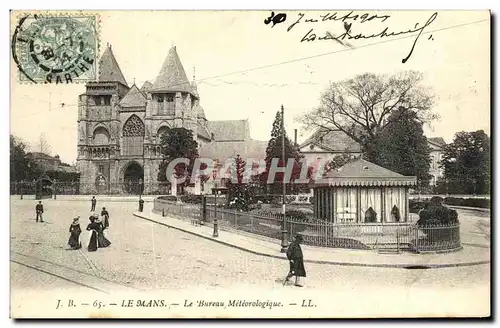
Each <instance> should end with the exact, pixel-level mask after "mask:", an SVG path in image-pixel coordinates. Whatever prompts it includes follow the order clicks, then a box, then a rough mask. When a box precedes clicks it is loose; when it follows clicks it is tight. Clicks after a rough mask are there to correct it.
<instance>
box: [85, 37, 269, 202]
mask: <svg viewBox="0 0 500 328" xmlns="http://www.w3.org/2000/svg"><path fill="white" fill-rule="evenodd" d="M167 127H185V128H187V129H190V130H191V131H193V136H194V138H195V140H196V141H197V142H198V146H199V154H200V157H208V158H212V159H219V160H220V161H224V160H226V158H230V157H233V158H234V157H235V156H236V155H238V154H241V156H245V157H248V158H263V156H265V149H266V146H267V142H263V141H257V140H252V139H251V138H250V128H249V122H248V120H226V121H208V120H207V118H206V116H205V112H204V110H203V108H202V107H201V105H200V95H199V94H198V90H197V86H196V82H195V81H194V78H193V81H192V82H189V80H188V78H187V76H186V73H185V71H184V68H183V66H182V64H181V61H180V59H179V56H178V54H177V50H176V47H172V48H171V49H170V51H169V53H168V55H167V58H166V59H165V62H164V63H163V66H162V67H161V69H160V72H159V73H158V76H157V77H156V80H154V82H153V83H151V82H145V83H144V85H142V87H141V88H138V87H137V86H136V85H135V83H134V84H133V85H132V86H129V85H128V84H127V81H126V80H125V77H124V76H123V73H122V71H121V69H120V66H119V65H118V62H117V60H116V58H115V56H114V54H113V51H112V49H111V46H110V45H108V46H107V47H106V49H105V51H104V53H103V55H102V57H101V59H100V61H99V74H98V79H97V81H95V82H89V83H87V84H86V92H85V93H84V94H82V95H80V96H79V99H78V157H77V169H78V171H79V172H80V174H81V178H80V192H81V193H99V194H107V193H116V194H122V193H134V194H135V193H138V192H144V193H146V194H148V193H157V192H158V185H159V184H158V183H157V176H158V168H159V165H160V163H161V161H162V155H161V149H160V137H161V135H162V133H163V132H164V131H165V130H166V128H167Z"/></svg>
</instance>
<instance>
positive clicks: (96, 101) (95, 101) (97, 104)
mask: <svg viewBox="0 0 500 328" xmlns="http://www.w3.org/2000/svg"><path fill="white" fill-rule="evenodd" d="M92 98H93V99H94V104H95V105H96V106H100V105H101V96H93V97H92Z"/></svg>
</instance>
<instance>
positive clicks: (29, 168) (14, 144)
mask: <svg viewBox="0 0 500 328" xmlns="http://www.w3.org/2000/svg"><path fill="white" fill-rule="evenodd" d="M35 172H36V163H35V162H34V161H33V159H32V157H31V156H29V155H28V153H27V145H26V144H25V143H24V142H23V141H22V140H20V139H18V138H16V137H15V136H13V135H12V134H11V135H10V181H11V182H13V181H21V180H25V181H27V180H29V181H31V180H33V178H34V177H35Z"/></svg>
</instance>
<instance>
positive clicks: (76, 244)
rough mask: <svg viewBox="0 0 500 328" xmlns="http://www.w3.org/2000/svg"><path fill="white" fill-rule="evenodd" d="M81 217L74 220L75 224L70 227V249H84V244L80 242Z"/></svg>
mask: <svg viewBox="0 0 500 328" xmlns="http://www.w3.org/2000/svg"><path fill="white" fill-rule="evenodd" d="M79 219H80V217H79V216H78V217H76V218H74V219H73V223H71V225H70V226H69V233H70V235H69V240H68V249H80V248H82V243H81V242H80V234H81V233H82V229H81V228H80V221H79Z"/></svg>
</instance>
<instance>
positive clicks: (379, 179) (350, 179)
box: [316, 158, 417, 186]
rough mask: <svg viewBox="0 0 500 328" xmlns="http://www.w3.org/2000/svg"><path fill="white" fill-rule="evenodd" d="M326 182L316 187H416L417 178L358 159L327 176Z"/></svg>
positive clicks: (324, 178)
mask: <svg viewBox="0 0 500 328" xmlns="http://www.w3.org/2000/svg"><path fill="white" fill-rule="evenodd" d="M323 180H324V181H317V182H316V185H319V186H321V185H324V184H327V185H330V186H412V185H416V183H417V177H415V176H404V175H401V174H399V173H396V172H393V171H391V170H388V169H386V168H384V167H382V166H379V165H376V164H373V163H371V162H368V161H367V160H364V159H362V158H357V159H355V160H353V161H351V162H349V163H347V164H345V165H344V166H342V167H340V168H338V169H336V170H332V171H330V172H328V173H327V174H325V176H324V177H323Z"/></svg>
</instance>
